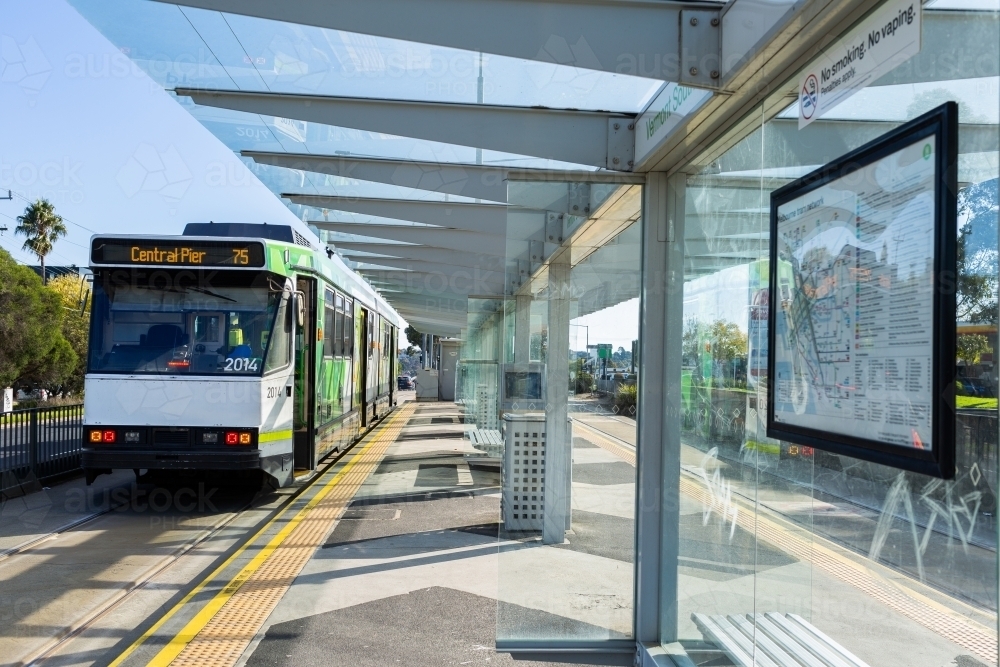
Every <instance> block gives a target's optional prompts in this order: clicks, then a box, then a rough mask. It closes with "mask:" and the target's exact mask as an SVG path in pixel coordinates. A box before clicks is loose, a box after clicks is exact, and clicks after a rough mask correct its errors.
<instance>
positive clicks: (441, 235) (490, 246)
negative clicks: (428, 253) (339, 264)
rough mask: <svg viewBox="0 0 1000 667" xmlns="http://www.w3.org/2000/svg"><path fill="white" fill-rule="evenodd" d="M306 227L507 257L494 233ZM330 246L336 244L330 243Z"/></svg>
mask: <svg viewBox="0 0 1000 667" xmlns="http://www.w3.org/2000/svg"><path fill="white" fill-rule="evenodd" d="M307 224H310V225H313V226H315V227H317V228H319V229H327V230H330V231H333V232H341V233H343V234H356V235H358V236H370V237H373V238H377V239H388V240H390V241H402V242H404V243H426V244H428V245H433V246H437V247H439V248H448V249H449V250H458V251H461V252H473V253H477V254H480V255H493V256H495V257H506V256H507V239H506V238H505V237H503V236H499V235H494V234H483V233H482V232H469V231H465V230H460V229H442V228H439V227H417V226H414V225H376V224H364V223H358V222H328V221H325V220H309V221H308V222H307ZM332 243H333V244H334V245H336V244H337V242H336V241H333V242H332Z"/></svg>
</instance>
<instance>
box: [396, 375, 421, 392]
mask: <svg viewBox="0 0 1000 667" xmlns="http://www.w3.org/2000/svg"><path fill="white" fill-rule="evenodd" d="M396 386H397V387H398V388H399V389H413V388H415V387H416V385H414V384H413V378H411V377H410V376H409V375H400V376H399V377H398V378H396Z"/></svg>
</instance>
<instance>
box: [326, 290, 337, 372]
mask: <svg viewBox="0 0 1000 667" xmlns="http://www.w3.org/2000/svg"><path fill="white" fill-rule="evenodd" d="M325 302H326V303H325V306H324V309H323V310H324V312H323V356H324V357H332V356H333V355H335V354H337V353H336V351H335V346H336V339H335V337H334V327H335V325H334V320H335V319H336V312H335V311H334V309H333V292H331V291H329V290H327V292H326V299H325Z"/></svg>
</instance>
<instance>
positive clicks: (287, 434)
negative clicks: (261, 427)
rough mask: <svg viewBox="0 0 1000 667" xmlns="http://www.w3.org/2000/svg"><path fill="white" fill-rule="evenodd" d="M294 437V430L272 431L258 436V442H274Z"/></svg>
mask: <svg viewBox="0 0 1000 667" xmlns="http://www.w3.org/2000/svg"><path fill="white" fill-rule="evenodd" d="M291 437H292V429H288V430H285V431H271V432H270V433H261V434H260V435H259V436H257V442H274V441H275V440H288V439H290V438H291Z"/></svg>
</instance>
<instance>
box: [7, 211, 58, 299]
mask: <svg viewBox="0 0 1000 667" xmlns="http://www.w3.org/2000/svg"><path fill="white" fill-rule="evenodd" d="M17 223H18V224H17V227H16V228H14V233H15V234H18V235H20V236H25V237H27V238H26V239H25V241H24V246H23V248H24V249H25V250H29V251H31V252H33V253H35V256H37V257H38V261H39V263H40V264H41V265H42V283H45V282H46V279H45V256H46V255H48V254H49V253H50V252H52V246H54V245H55V242H56V241H57V240H58V239H59V237H61V236H66V225H64V224H63V219H62V216H61V215H58V214H57V213H56V209H55V207H54V206H53V205H52V204H51V203H50V202H49V201H48V200H47V199H39V200H37V201H35V203H33V204H28V206H27V207H26V208H25V209H24V213H23V214H21V215H19V216H17Z"/></svg>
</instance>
